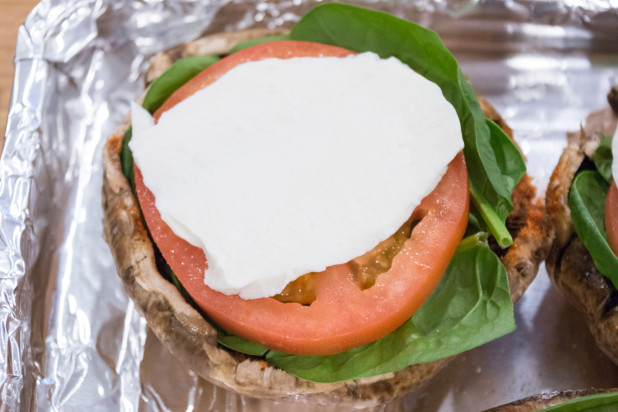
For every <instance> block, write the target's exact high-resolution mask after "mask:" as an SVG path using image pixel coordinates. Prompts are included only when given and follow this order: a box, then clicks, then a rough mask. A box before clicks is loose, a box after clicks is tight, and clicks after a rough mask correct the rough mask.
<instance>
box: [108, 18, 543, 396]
mask: <svg viewBox="0 0 618 412" xmlns="http://www.w3.org/2000/svg"><path fill="white" fill-rule="evenodd" d="M266 34H281V32H278V33H277V32H273V31H265V30H249V31H243V32H236V33H224V34H215V35H210V36H207V37H203V38H200V39H198V40H195V41H193V42H190V43H187V44H185V45H181V46H178V47H175V48H173V49H170V50H168V51H166V52H163V53H160V54H159V55H157V56H155V57H154V58H153V59H152V61H151V68H150V70H149V71H148V74H147V76H146V78H147V83H150V82H152V81H153V80H154V79H155V78H156V77H157V76H159V75H160V74H161V73H163V72H164V71H165V70H166V69H167V68H168V67H169V66H170V65H171V64H172V63H173V62H174V61H175V60H177V59H179V58H182V57H187V56H192V55H199V54H207V53H217V54H225V53H226V52H227V51H229V50H230V48H231V47H233V46H234V45H235V44H236V43H237V42H239V41H241V40H247V39H250V38H256V37H262V36H264V35H266ZM480 101H481V105H482V107H483V111H484V112H485V114H486V116H487V117H489V118H490V119H492V120H494V121H496V122H497V123H498V124H499V125H500V126H501V127H502V128H503V129H504V130H505V131H506V133H507V134H508V135H509V136H511V138H512V132H511V129H510V128H509V127H508V126H507V125H506V124H505V123H504V121H503V119H502V118H501V117H500V115H499V114H498V113H497V112H496V111H495V109H494V108H493V107H492V106H491V105H489V104H488V103H487V102H486V101H485V100H483V99H480ZM128 127H129V117H128V116H127V118H126V119H125V121H124V123H123V124H122V125H121V126H119V127H118V129H117V130H116V131H115V132H114V133H113V134H112V135H111V137H110V138H109V140H108V141H107V144H106V145H105V147H104V150H103V164H104V173H103V210H104V217H103V226H104V237H105V240H106V241H107V243H108V244H109V246H110V248H111V250H112V254H113V256H114V259H115V262H116V267H117V270H118V274H119V276H120V277H121V279H122V281H123V283H124V286H125V289H126V291H127V293H128V295H129V296H130V297H131V299H133V301H134V303H135V307H136V308H137V310H138V311H139V312H140V313H141V314H142V316H144V317H145V318H146V321H147V323H148V326H149V327H150V328H151V329H152V331H153V332H154V334H155V335H156V336H157V337H158V339H159V340H161V342H163V343H164V344H165V345H166V346H167V347H168V348H169V350H170V352H172V353H173V354H174V355H175V356H176V357H177V358H178V359H180V360H181V361H182V362H184V363H185V364H186V365H187V367H189V368H191V369H192V370H194V371H195V372H196V373H198V374H199V375H200V376H202V377H203V378H205V379H207V380H208V381H210V382H212V383H214V384H215V385H218V386H221V387H224V388H227V389H231V390H233V391H236V392H238V393H240V394H243V395H249V396H253V397H260V398H270V399H281V400H283V399H295V400H297V401H303V402H312V403H317V404H341V405H354V406H358V407H371V406H375V405H377V404H380V403H383V402H387V401H389V400H391V399H393V398H396V397H398V396H401V395H403V394H405V393H407V392H409V391H411V390H413V389H415V388H417V387H419V386H420V385H421V384H422V383H423V382H425V381H427V380H428V379H430V378H431V377H433V376H434V375H435V374H436V373H437V372H438V371H439V370H440V369H442V368H443V367H444V366H445V365H446V364H447V363H448V362H449V360H450V359H451V358H446V359H440V360H437V361H434V362H429V363H424V364H419V365H412V366H409V367H407V368H405V369H403V370H400V371H397V372H392V373H387V374H384V375H380V376H375V377H370V378H362V379H355V380H349V381H342V382H336V383H315V382H309V381H306V380H303V379H300V378H297V377H294V376H292V375H290V374H289V373H287V372H285V371H283V370H281V369H278V368H276V367H274V366H272V365H270V364H269V363H267V362H266V361H264V360H262V359H260V358H254V357H249V356H246V355H243V354H240V353H237V352H235V351H232V350H229V349H226V348H223V347H221V346H219V345H217V331H216V329H215V328H214V327H213V326H212V325H211V324H209V323H208V321H207V320H206V319H204V317H202V316H201V315H200V313H198V311H196V310H195V309H194V308H193V307H192V306H191V305H190V304H189V303H187V302H186V301H185V300H184V299H183V298H182V296H181V294H180V293H179V292H178V290H177V289H176V288H175V287H174V285H172V284H171V283H170V282H169V281H167V280H166V279H165V278H164V277H163V276H162V275H161V274H160V273H159V272H158V270H157V266H156V263H155V253H154V249H153V245H152V244H151V241H150V239H149V237H148V233H147V230H146V228H145V227H144V223H143V219H142V215H141V212H140V207H139V204H138V202H137V200H136V198H135V197H134V196H133V194H132V192H131V188H130V186H129V183H128V182H127V180H126V179H125V177H124V176H123V174H122V171H121V166H120V156H119V153H120V150H121V146H122V139H123V135H124V133H125V131H126V130H127V129H128ZM534 196H535V188H534V187H533V186H532V185H531V183H530V178H529V176H527V175H526V176H524V178H523V179H522V180H521V182H520V183H519V184H518V185H517V187H516V189H515V191H514V193H513V202H514V204H515V210H514V211H513V212H512V213H511V215H510V216H509V218H508V219H507V226H508V228H509V231H510V232H511V233H512V235H513V237H514V243H513V245H512V246H511V247H510V248H509V249H508V250H507V251H506V252H504V251H500V253H501V259H502V262H503V263H504V265H505V266H506V269H507V271H508V276H509V284H510V288H511V296H512V298H513V301H516V300H518V299H519V298H520V297H521V296H522V294H523V293H524V291H525V290H526V288H527V287H528V285H529V284H530V283H531V282H532V280H533V279H534V277H535V276H536V273H537V270H538V267H539V264H540V262H541V261H542V260H543V259H545V257H546V255H547V251H548V249H549V238H548V233H549V232H548V226H547V221H546V216H545V209H544V206H543V205H542V204H540V203H538V202H537V203H535V202H533V199H534ZM496 250H497V248H496Z"/></svg>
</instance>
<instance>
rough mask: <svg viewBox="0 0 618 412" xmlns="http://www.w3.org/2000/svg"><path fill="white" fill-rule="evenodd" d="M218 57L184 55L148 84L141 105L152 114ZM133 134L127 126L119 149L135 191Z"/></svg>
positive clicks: (125, 171)
mask: <svg viewBox="0 0 618 412" xmlns="http://www.w3.org/2000/svg"><path fill="white" fill-rule="evenodd" d="M217 60H219V58H218V57H217V56H215V55H212V54H208V55H204V56H192V57H185V58H184V59H181V60H178V61H177V62H175V63H174V64H172V65H171V66H170V67H169V69H167V70H166V71H165V72H164V73H163V74H162V75H161V76H159V77H158V78H157V79H156V80H155V81H154V82H153V83H152V85H151V86H150V88H149V89H148V92H146V96H144V102H143V103H142V107H143V108H144V109H146V110H148V111H149V112H150V114H153V113H154V112H156V111H157V109H158V108H159V107H161V105H162V104H163V103H164V102H165V101H166V100H167V99H168V97H170V96H171V95H172V94H173V93H174V92H175V91H176V90H178V89H179V88H180V87H181V86H182V85H183V84H185V83H186V82H188V81H189V80H191V79H192V78H194V77H195V76H196V75H197V74H198V73H199V72H201V71H202V70H204V69H206V68H207V67H208V66H210V65H211V64H213V63H215V62H216V61H217ZM132 136H133V131H132V128H129V130H127V132H126V133H125V134H124V138H123V139H122V149H121V150H120V165H121V167H122V174H123V175H124V177H126V178H127V180H128V181H129V184H130V185H131V190H133V192H135V180H134V177H133V154H132V153H131V150H130V149H129V142H130V141H131V137H132Z"/></svg>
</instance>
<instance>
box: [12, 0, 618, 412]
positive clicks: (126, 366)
mask: <svg viewBox="0 0 618 412" xmlns="http://www.w3.org/2000/svg"><path fill="white" fill-rule="evenodd" d="M315 4H316V3H315V2H313V1H303V0H280V1H275V0H273V1H244V2H243V1H229V0H218V1H217V0H176V1H171V0H170V1H165V0H139V1H138V0H132V1H128V0H75V1H70V2H69V1H60V0H44V1H43V2H41V3H40V4H39V5H38V6H36V8H35V9H34V10H33V11H32V13H31V14H30V15H29V16H28V18H27V20H26V22H25V23H24V24H23V26H22V27H21V28H20V32H19V36H18V42H17V50H16V53H15V68H16V72H15V82H14V89H13V96H12V101H11V106H10V111H9V118H8V124H7V131H6V141H5V146H4V152H3V154H2V158H1V161H0V213H1V221H0V318H1V321H2V322H1V327H0V364H1V365H2V368H1V369H0V399H1V404H2V407H1V408H0V409H1V410H9V411H10V410H23V411H28V410H66V411H71V410H76V411H77V410H80V411H81V410H84V409H85V408H90V409H91V410H114V411H115V410H122V411H133V410H138V409H139V410H148V411H150V410H153V411H155V410H157V411H158V410H164V411H168V410H170V411H175V410H193V409H199V410H207V409H210V410H225V411H228V410H229V411H234V410H251V411H253V410H273V409H279V410H287V409H289V408H290V406H291V405H290V404H287V403H286V404H278V403H276V402H270V401H260V400H255V399H251V398H247V397H241V396H238V395H236V394H234V393H230V392H227V391H225V390H222V389H219V388H215V387H213V386H212V385H210V384H208V383H207V382H205V381H203V380H202V379H200V378H198V377H197V376H196V375H195V374H193V373H192V372H190V371H189V370H187V369H186V368H184V367H183V366H182V365H180V364H179V363H178V362H176V361H175V359H174V358H173V357H172V356H171V355H170V354H169V353H168V352H167V350H166V349H165V348H164V347H163V346H162V345H161V344H160V343H159V342H158V341H157V339H156V338H154V336H153V335H152V334H151V333H150V332H149V331H148V329H147V327H146V325H145V322H144V321H143V319H141V318H140V316H139V315H138V314H137V313H136V311H135V310H134V308H133V306H132V304H131V302H130V301H129V300H128V299H127V297H126V296H125V294H124V291H123V287H122V285H121V283H120V280H119V278H118V276H117V275H116V273H115V268H114V265H113V262H112V258H111V254H110V252H109V250H108V248H107V245H106V244H105V242H104V241H103V239H102V236H101V231H102V228H101V218H102V212H101V206H100V204H101V198H100V196H101V195H100V192H101V171H102V170H101V169H102V167H101V147H102V145H103V142H104V141H105V139H106V137H107V135H108V134H110V133H111V132H112V130H113V129H114V128H115V127H116V125H118V124H119V123H120V122H121V120H122V118H123V116H124V115H125V114H126V112H127V111H128V109H129V103H130V102H131V101H133V100H135V99H136V98H137V97H138V96H139V95H140V93H141V92H142V91H143V88H144V82H143V77H144V73H145V70H146V68H147V65H148V60H149V58H150V57H151V56H152V55H153V54H154V53H156V52H158V51H160V50H163V49H165V48H167V47H170V46H173V45H175V44H179V43H182V42H185V41H188V40H191V39H194V38H196V37H197V36H199V35H200V34H201V33H204V32H209V33H210V32H218V31H231V30H237V29H244V28H249V27H270V28H276V27H281V26H289V25H291V24H293V22H295V21H297V20H298V18H299V16H300V15H302V14H304V13H305V12H306V11H308V10H309V9H310V8H311V7H312V6H313V5H315ZM356 4H362V5H365V6H369V7H373V8H377V9H381V10H386V11H389V12H392V13H394V14H397V15H399V16H402V17H405V18H408V19H411V20H415V21H417V22H419V23H421V24H423V25H425V26H429V27H431V28H434V29H436V30H437V31H438V32H439V33H440V34H441V35H442V36H443V38H444V40H445V42H446V43H447V45H448V46H449V47H450V48H451V50H452V51H453V52H454V54H455V55H456V57H457V58H458V59H459V61H460V62H461V65H462V67H463V70H464V72H466V73H467V74H468V76H469V77H470V79H471V81H472V83H473V84H474V86H475V88H476V90H477V92H478V93H480V94H483V95H485V96H486V97H487V98H488V100H489V101H490V102H492V103H493V104H494V105H495V106H496V107H497V108H498V110H499V111H500V112H501V113H502V114H503V115H504V116H505V118H506V120H507V121H508V123H509V124H510V125H511V126H512V127H513V129H514V130H515V136H516V138H517V140H518V142H519V143H520V145H521V147H522V149H523V151H524V152H525V154H526V156H527V158H528V165H529V172H530V174H532V175H533V176H535V182H536V184H537V185H538V187H539V194H540V195H542V194H543V192H544V190H545V186H546V184H547V180H548V177H549V174H550V173H551V170H552V168H553V166H554V165H555V163H556V161H557V158H558V156H559V153H560V152H561V150H562V148H563V147H564V146H565V144H566V139H565V133H566V131H568V130H574V129H577V128H578V127H579V125H580V122H581V121H582V120H583V119H584V118H585V116H586V114H587V113H588V112H589V111H591V110H594V109H599V108H602V107H604V106H605V105H606V102H605V94H606V93H607V91H608V90H609V87H610V85H612V84H618V12H617V11H616V8H618V1H616V0H609V1H600V0H587V1H586V0H565V1H562V2H556V1H478V0H420V1H405V0H399V1H392V2H388V1H371V2H365V3H359V2H356ZM516 321H517V325H518V329H517V331H516V332H514V333H512V334H510V335H508V336H505V337H503V338H501V339H498V340H496V341H494V342H492V343H490V344H488V345H485V346H483V347H480V348H477V349H474V350H472V351H469V352H467V353H465V354H463V355H461V356H459V357H458V358H456V360H455V361H453V362H452V363H451V364H450V365H449V366H448V367H447V368H446V369H445V370H444V371H442V372H441V373H440V374H439V375H438V376H437V377H436V378H435V379H434V380H432V381H431V382H430V383H429V384H427V385H426V386H425V387H424V388H423V389H422V390H420V391H417V392H415V393H413V394H410V395H408V396H406V397H404V398H403V399H401V400H398V401H396V402H394V403H392V404H389V405H384V406H382V407H381V408H378V409H381V410H397V409H405V410H416V411H434V410H435V411H451V410H457V411H462V410H463V411H468V410H481V409H484V408H488V407H492V406H496V405H498V404H501V403H504V402H508V401H512V400H514V399H518V398H521V397H524V396H528V395H532V394H534V393H537V392H541V391H546V390H555V389H567V388H584V387H589V386H596V387H610V386H617V385H618V368H617V367H616V366H614V365H613V364H612V363H611V362H610V361H609V359H607V358H606V357H605V356H604V355H602V354H601V353H600V352H599V351H598V350H597V349H596V347H595V345H594V343H593V341H592V338H591V337H590V334H589V333H588V332H587V329H586V327H585V325H584V322H583V319H582V318H581V317H580V316H579V315H578V314H576V313H574V311H573V310H572V309H571V308H570V307H569V306H568V304H567V302H565V300H564V299H563V298H562V297H561V296H559V295H558V293H557V292H556V291H554V290H553V289H552V288H551V287H550V285H549V281H548V278H547V274H546V271H545V269H544V268H541V271H540V272H539V275H538V277H537V280H535V282H534V283H533V284H532V286H531V288H530V289H529V291H528V292H527V294H526V295H525V296H524V298H523V299H522V300H521V301H520V302H519V303H518V304H517V305H516ZM294 408H295V409H296V410H299V411H300V410H303V409H304V410H311V409H312V408H311V406H310V405H309V406H308V405H294ZM334 409H335V408H333V410H334ZM337 410H339V409H337Z"/></svg>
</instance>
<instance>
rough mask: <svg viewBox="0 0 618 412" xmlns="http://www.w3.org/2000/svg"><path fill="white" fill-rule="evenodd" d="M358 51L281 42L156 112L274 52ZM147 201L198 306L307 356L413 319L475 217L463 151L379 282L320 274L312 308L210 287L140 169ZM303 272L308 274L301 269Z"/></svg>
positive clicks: (217, 69) (248, 53) (197, 257)
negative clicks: (363, 286)
mask: <svg viewBox="0 0 618 412" xmlns="http://www.w3.org/2000/svg"><path fill="white" fill-rule="evenodd" d="M349 53H350V52H349V51H347V50H344V49H340V48H337V47H333V46H327V45H322V44H316V43H306V42H273V43H266V44H263V45H259V46H255V47H252V48H250V49H246V50H243V51H240V52H238V53H235V54H233V55H231V56H229V57H227V58H225V59H223V60H221V61H220V62H218V63H216V64H214V65H212V66H211V67H210V68H208V69H206V70H205V71H204V72H202V73H201V74H199V75H198V76H197V77H196V78H194V79H193V80H191V81H190V82H189V83H187V84H186V85H185V86H183V87H182V88H181V89H180V90H179V91H178V92H177V93H175V94H174V95H172V97H170V99H169V100H168V101H167V102H166V103H165V104H164V105H163V107H162V109H160V110H159V111H158V112H157V113H156V114H155V116H160V114H161V113H162V112H163V111H165V110H167V109H169V108H170V107H172V106H173V105H174V104H176V103H178V102H179V101H181V100H182V99H184V98H185V97H187V96H190V95H191V94H193V93H195V92H196V91H197V90H199V89H201V88H202V87H206V86H207V85H209V84H210V83H212V82H213V81H215V80H216V79H217V78H219V77H220V76H221V75H222V74H224V73H225V72H226V71H227V70H229V69H231V68H232V67H234V66H236V65H237V64H241V63H244V62H247V61H252V60H260V59H264V58H270V57H279V58H290V57H297V56H345V55H347V54H349ZM135 182H136V187H137V194H138V197H139V202H140V205H141V208H142V212H143V214H144V218H145V220H146V223H147V225H148V227H149V229H150V232H151V234H152V236H153V239H154V241H155V243H156V244H157V245H158V247H159V249H160V250H161V253H162V254H163V256H164V258H165V259H166V261H167V263H168V264H169V265H170V267H171V268H172V270H173V271H174V272H175V273H176V276H177V277H178V279H179V280H180V282H181V283H182V284H183V286H184V287H185V288H186V290H187V291H188V292H189V294H190V295H191V296H192V298H193V299H194V300H195V302H196V303H197V305H199V307H200V308H201V309H202V310H204V312H205V313H207V314H208V316H209V317H210V318H212V319H213V320H214V321H215V322H217V323H218V324H219V325H220V326H222V327H223V328H225V329H226V330H228V331H230V332H232V333H234V334H236V335H238V336H241V337H243V338H245V339H248V340H251V341H253V342H257V343H260V344H262V345H264V346H266V347H268V348H271V349H275V350H278V351H282V352H286V353H291V354H299V355H326V354H333V353H338V352H342V351H345V350H348V349H350V348H353V347H357V346H360V345H363V344H365V343H369V342H372V341H374V340H377V339H380V338H382V337H384V336H386V335H388V334H389V333H391V332H392V331H394V330H395V329H396V328H398V327H399V326H400V325H401V324H403V323H404V322H405V321H406V320H408V319H409V318H410V317H411V316H412V314H414V312H415V311H416V310H417V309H418V308H419V307H420V306H421V305H422V304H423V302H424V301H425V300H426V299H427V298H428V297H429V295H430V294H431V292H432V291H433V289H434V288H435V286H436V285H437V284H438V282H439V280H440V278H441V277H442V274H443V273H444V271H445V270H446V267H447V266H448V263H449V261H450V260H451V258H452V256H453V254H454V253H455V249H456V248H457V245H458V243H459V241H460V240H461V237H462V236H463V234H464V232H465V229H466V225H467V220H468V219H467V218H468V208H469V190H468V175H467V171H466V165H465V161H464V157H463V154H461V153H460V154H459V155H457V156H456V157H455V159H454V160H453V161H452V162H451V164H450V165H449V167H448V171H447V173H446V174H445V175H444V177H443V178H442V180H441V181H440V183H439V184H438V186H437V187H436V189H435V190H434V191H433V192H432V193H431V194H430V195H429V196H427V197H426V198H425V199H424V200H423V202H422V203H421V205H419V206H418V207H417V208H416V210H415V211H414V213H413V217H414V219H415V220H420V222H419V223H418V224H417V225H416V227H415V228H414V231H413V232H412V236H411V237H410V239H408V240H407V241H406V242H405V244H404V245H403V248H402V250H401V251H400V253H399V254H398V255H397V256H395V258H394V259H393V264H392V266H391V269H390V270H388V271H387V272H384V273H382V274H380V275H379V276H378V278H377V281H376V283H375V285H373V286H372V287H370V288H368V289H365V290H361V289H360V288H359V287H358V285H357V284H356V283H355V281H354V275H353V273H351V271H350V270H349V266H348V265H345V264H344V265H335V266H331V267H329V268H327V269H326V270H325V271H324V272H321V273H319V274H318V276H317V280H316V289H315V294H316V299H315V301H314V302H313V303H312V304H311V305H308V306H303V305H300V304H298V303H282V302H279V301H277V300H275V299H272V298H262V299H254V300H244V299H241V298H240V297H238V296H237V295H233V296H228V295H224V294H222V293H220V292H217V291H214V290H212V289H210V288H208V287H207V286H205V285H204V280H203V279H204V271H205V269H206V268H207V264H206V259H205V255H204V252H203V251H202V250H201V249H199V248H197V247H195V246H192V245H190V244H189V243H188V242H186V241H184V240H182V239H180V238H179V237H177V236H176V235H175V234H174V233H173V232H172V231H171V229H170V228H169V227H168V226H167V224H165V223H164V222H163V221H162V220H161V216H160V214H159V212H158V210H157V209H156V207H155V200H154V196H153V194H152V192H150V190H148V188H146V187H145V186H144V184H143V180H142V176H141V173H140V171H139V169H138V168H137V167H136V168H135ZM299 275H302V274H299Z"/></svg>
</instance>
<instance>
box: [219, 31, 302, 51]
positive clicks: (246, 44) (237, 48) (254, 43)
mask: <svg viewBox="0 0 618 412" xmlns="http://www.w3.org/2000/svg"><path fill="white" fill-rule="evenodd" d="M279 40H290V35H289V34H278V35H275V36H266V37H258V38H257V39H250V40H245V41H241V42H239V43H238V44H237V45H236V46H234V47H232V48H231V49H230V51H229V53H228V54H234V53H236V52H237V51H240V50H243V49H247V48H249V47H251V46H257V45H258V44H263V43H269V42H271V41H279Z"/></svg>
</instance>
